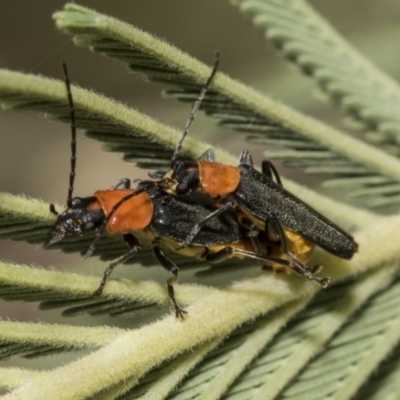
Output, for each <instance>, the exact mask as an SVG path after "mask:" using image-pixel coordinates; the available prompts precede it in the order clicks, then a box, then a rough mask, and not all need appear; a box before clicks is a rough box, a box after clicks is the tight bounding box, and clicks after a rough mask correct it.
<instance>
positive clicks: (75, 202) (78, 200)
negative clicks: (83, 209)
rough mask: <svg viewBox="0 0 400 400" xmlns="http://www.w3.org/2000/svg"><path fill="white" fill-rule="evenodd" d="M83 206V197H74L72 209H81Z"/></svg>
mask: <svg viewBox="0 0 400 400" xmlns="http://www.w3.org/2000/svg"><path fill="white" fill-rule="evenodd" d="M81 204H82V198H81V197H74V198H73V199H72V200H71V207H72V208H79V206H80V205H81Z"/></svg>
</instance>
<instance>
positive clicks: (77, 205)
mask: <svg viewBox="0 0 400 400" xmlns="http://www.w3.org/2000/svg"><path fill="white" fill-rule="evenodd" d="M94 201H96V198H95V197H87V198H84V199H82V198H80V197H75V198H73V199H72V201H71V206H70V207H68V208H67V209H66V210H65V211H63V212H62V213H61V214H58V213H57V212H56V211H55V209H54V206H53V205H51V206H50V211H51V212H52V213H53V214H56V215H57V221H56V223H55V224H54V226H53V228H52V229H51V231H50V233H49V237H48V239H47V241H46V243H45V245H44V246H45V247H48V246H50V245H52V244H54V243H56V242H58V241H60V240H61V239H62V238H64V236H82V235H84V234H85V233H87V232H93V231H94V230H96V229H97V228H98V227H99V226H100V225H101V224H102V222H103V220H104V212H103V210H102V209H101V208H99V207H94V208H92V207H89V205H91V204H93V202H94Z"/></svg>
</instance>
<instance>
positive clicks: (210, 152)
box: [199, 149, 215, 162]
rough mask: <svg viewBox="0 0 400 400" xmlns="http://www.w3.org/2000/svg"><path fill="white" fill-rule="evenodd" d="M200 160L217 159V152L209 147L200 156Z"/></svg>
mask: <svg viewBox="0 0 400 400" xmlns="http://www.w3.org/2000/svg"><path fill="white" fill-rule="evenodd" d="M199 161H211V162H214V161H215V153H214V150H213V149H207V150H206V151H205V152H204V153H203V154H202V155H201V156H200V158H199Z"/></svg>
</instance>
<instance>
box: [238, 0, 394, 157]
mask: <svg viewBox="0 0 400 400" xmlns="http://www.w3.org/2000/svg"><path fill="white" fill-rule="evenodd" d="M231 2H232V3H233V4H234V5H236V6H237V7H238V8H239V10H240V11H241V12H242V13H244V14H245V15H247V16H249V17H250V18H251V20H252V22H253V24H254V25H255V26H256V27H257V28H259V29H260V30H262V31H263V32H264V33H265V37H266V38H268V39H269V40H271V41H272V42H273V43H274V44H275V46H276V47H277V49H279V51H280V52H282V53H283V55H284V56H285V57H286V58H288V59H289V60H290V61H292V62H294V63H295V64H297V65H298V66H299V68H300V69H301V70H302V71H303V72H304V73H305V74H307V75H310V76H311V77H312V78H313V79H315V81H316V82H317V84H318V85H319V87H320V88H321V89H322V90H323V91H324V92H325V93H326V94H327V95H328V96H329V98H330V100H331V101H332V103H334V104H339V105H340V106H341V108H342V109H343V110H345V112H347V113H348V114H349V116H350V117H351V118H353V119H355V120H356V121H355V123H356V125H357V126H359V127H360V128H361V129H362V130H364V131H366V132H368V136H369V137H370V138H371V139H373V141H374V142H376V143H379V144H386V145H388V146H387V147H388V148H389V149H390V150H391V152H392V153H393V152H394V151H396V153H397V155H399V154H400V150H399V133H400V118H399V113H398V109H399V106H400V87H399V85H398V82H396V81H395V80H394V79H392V78H390V77H389V76H387V75H386V74H385V73H383V72H382V71H381V70H379V69H378V68H377V67H376V66H375V65H373V64H372V63H371V62H370V61H369V60H367V59H366V58H365V57H364V56H362V55H361V54H360V53H359V52H358V51H357V50H356V49H355V48H354V47H353V46H351V45H350V44H349V43H348V42H347V41H346V40H345V39H344V38H343V37H341V35H340V34H339V33H338V32H337V31H336V30H335V29H334V28H333V27H332V26H331V25H330V24H329V23H328V22H327V21H326V20H325V19H324V18H323V17H321V16H320V15H319V14H318V13H317V12H316V11H315V10H314V9H313V8H312V7H310V6H309V5H308V4H307V3H306V1H304V0H299V1H298V0H295V1H292V0H289V1H275V0H232V1H231ZM328 49H329V50H328Z"/></svg>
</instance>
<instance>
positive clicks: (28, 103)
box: [0, 66, 400, 254]
mask: <svg viewBox="0 0 400 400" xmlns="http://www.w3.org/2000/svg"><path fill="white" fill-rule="evenodd" d="M204 68H205V69H206V71H208V67H205V66H204ZM72 93H73V96H74V104H75V112H76V125H77V127H79V128H82V129H88V130H89V131H88V135H89V136H90V137H92V138H96V139H97V140H101V141H106V144H107V146H106V148H105V149H106V150H108V151H110V150H111V151H118V152H121V151H122V152H125V154H124V157H125V159H129V160H130V161H133V160H135V161H137V163H138V165H139V166H142V167H146V168H157V169H160V168H165V167H166V166H167V165H168V166H169V162H170V158H171V154H172V152H171V150H172V149H174V148H175V146H176V143H177V142H178V140H179V137H180V132H179V131H177V130H176V129H173V128H171V127H168V126H167V125H164V124H162V123H160V122H158V121H156V120H154V119H152V118H150V117H148V116H146V115H143V114H141V113H139V112H137V111H135V110H133V109H130V108H128V107H126V106H124V105H122V104H120V103H117V102H116V101H113V100H111V99H109V98H106V97H104V96H101V95H98V94H95V93H93V92H90V91H88V90H84V89H81V88H77V87H72ZM0 102H1V104H2V106H3V108H5V109H7V110H8V109H15V108H16V109H18V110H21V109H22V110H37V111H41V112H44V113H47V115H48V116H50V117H51V118H54V119H58V120H61V121H64V122H67V123H70V115H69V108H68V102H67V97H66V93H65V85H64V83H63V82H61V81H56V80H54V79H48V78H43V77H38V76H35V75H25V74H21V73H18V72H13V71H7V70H1V69H0ZM66 133H68V134H69V131H66ZM98 133H100V134H99V135H98ZM114 140H115V142H114ZM121 141H122V142H123V146H121ZM144 147H147V148H148V149H149V151H148V152H147V156H146V157H144V156H143V151H144ZM210 147H212V146H211V145H209V144H207V143H205V142H203V141H200V140H197V139H193V138H192V137H188V138H187V140H186V142H185V144H184V146H183V150H184V153H185V155H186V157H187V158H190V159H193V160H195V159H197V158H198V157H199V156H200V155H201V154H203V153H204V152H205V151H206V150H207V149H209V148H210ZM153 149H156V152H155V153H154V152H153ZM215 154H216V156H217V159H218V160H219V161H220V162H222V163H226V164H237V159H236V158H235V157H233V156H232V155H230V154H229V153H227V152H226V151H223V150H221V149H215ZM385 161H388V159H387V158H386V159H385ZM388 162H389V161H388ZM152 163H153V164H152ZM398 171H400V166H399V170H398ZM398 174H399V178H400V172H398ZM284 184H285V187H286V188H287V189H288V190H290V191H292V192H294V193H295V194H297V195H298V196H299V197H300V198H301V199H302V200H304V201H305V202H306V203H308V204H310V205H311V206H312V207H315V208H317V209H318V208H319V207H323V210H321V208H320V210H321V211H324V214H325V215H327V216H328V217H330V218H332V219H333V220H335V221H337V222H338V223H340V222H341V221H342V222H343V224H346V223H349V221H351V222H350V224H349V225H352V226H357V227H359V226H363V225H364V224H365V223H367V222H368V221H371V220H372V219H373V218H374V216H373V215H371V214H369V213H367V212H365V211H362V210H359V209H356V208H354V207H350V206H346V205H345V204H343V203H340V202H337V201H333V200H330V199H328V198H324V197H323V196H321V195H318V194H317V193H315V192H313V191H310V190H307V189H306V188H305V187H304V186H301V185H298V184H296V183H294V182H292V181H289V180H284ZM1 204H2V203H0V205H1ZM12 208H13V206H12V203H11V204H10V206H9V209H12ZM43 210H44V208H43ZM330 213H331V214H330ZM119 254H121V253H119Z"/></svg>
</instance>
